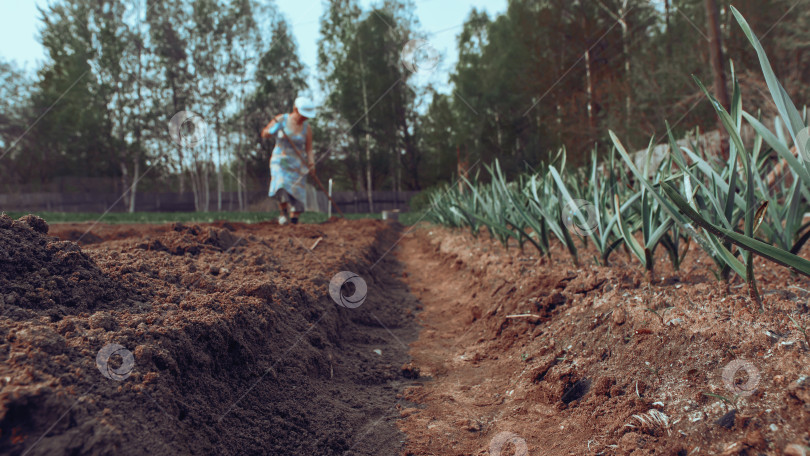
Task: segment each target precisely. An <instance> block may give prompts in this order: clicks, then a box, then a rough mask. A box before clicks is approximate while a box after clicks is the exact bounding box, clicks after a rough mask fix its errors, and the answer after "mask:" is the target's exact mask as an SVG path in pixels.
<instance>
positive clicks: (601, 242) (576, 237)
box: [428, 8, 810, 310]
mask: <svg viewBox="0 0 810 456" xmlns="http://www.w3.org/2000/svg"><path fill="white" fill-rule="evenodd" d="M732 10H733V14H734V16H735V18H736V19H737V21H738V23H739V24H740V27H741V28H742V30H743V32H744V33H745V35H746V36H747V37H748V39H749V40H750V42H751V44H752V45H753V47H754V49H755V50H756V52H757V54H758V57H759V60H760V63H761V66H762V71H763V73H764V75H765V80H766V82H767V84H768V87H769V89H770V91H771V95H772V97H773V100H774V103H775V104H776V106H777V109H778V112H779V114H780V116H779V117H777V119H776V121H775V124H774V131H771V130H770V129H768V128H767V127H766V126H765V125H764V124H763V123H762V121H761V120H760V119H759V117H758V116H757V115H754V114H751V113H748V112H745V111H744V110H743V107H742V96H741V92H740V87H739V84H738V82H737V78H736V74H734V71H733V65H732V85H733V94H732V101H731V106H730V108H729V110H726V109H725V108H724V107H723V106H721V105H720V104H719V103H718V102H717V100H716V99H715V98H714V97H713V96H712V95H711V94H710V93H709V92H708V91H707V90H706V88H705V87H704V86H703V84H702V83H701V82H700V81H699V80H697V79H696V82H697V84H698V86H699V87H700V88H701V90H703V91H704V93H705V94H706V96H707V98H708V99H709V101H710V102H711V103H712V105H713V106H714V108H715V110H716V112H717V115H718V116H719V117H720V120H721V122H722V124H723V126H724V128H725V131H726V133H727V134H728V137H729V159H728V160H727V161H723V160H717V159H716V158H706V157H704V156H703V155H702V154H701V152H700V150H699V149H698V148H697V147H683V146H679V145H678V144H677V143H676V141H675V139H674V137H673V136H672V134H671V133H669V134H668V142H669V151H670V153H669V154H668V155H667V156H666V157H665V158H664V159H663V160H662V161H661V162H660V163H658V164H655V166H653V164H652V162H651V157H652V156H653V153H652V151H653V146H654V143H653V141H652V140H651V141H650V145H649V147H648V150H647V153H646V159H645V161H644V165H643V166H641V167H640V168H639V167H637V166H636V163H635V162H634V160H633V158H632V157H631V155H630V154H629V153H628V152H627V151H626V150H625V148H624V146H623V145H622V142H621V140H620V139H619V138H618V137H617V136H616V135H615V134H614V133H613V132H610V137H611V139H612V142H613V148H612V149H611V150H610V152H609V153H608V154H607V157H603V160H602V161H601V162H600V161H598V160H597V154H596V152H595V151H594V152H593V154H592V156H591V161H590V165H589V166H588V167H587V168H585V169H583V168H579V169H569V168H566V164H565V151H564V150H563V151H561V152H560V153H559V154H558V155H557V157H556V158H555V159H554V160H552V161H551V162H550V163H547V164H542V165H540V167H539V169H535V170H533V172H531V173H526V174H523V175H521V176H519V177H518V178H517V179H515V180H514V181H513V182H507V180H506V178H505V177H504V174H503V172H502V171H501V168H500V165H499V164H498V162H497V161H496V162H494V163H493V164H492V166H486V171H487V174H488V179H487V180H488V182H486V183H484V182H483V181H482V179H480V177H481V176H480V174H476V175H475V176H474V177H473V178H470V179H465V178H462V185H461V188H460V189H458V188H456V187H448V188H446V189H444V190H443V191H438V192H435V193H433V195H431V207H430V209H429V211H428V215H429V217H430V218H431V219H432V220H433V221H435V222H437V223H440V224H444V225H448V226H451V227H458V228H461V227H468V228H469V229H470V230H471V231H472V233H473V234H474V235H476V236H477V235H478V234H479V232H480V230H481V229H482V228H484V229H486V230H487V231H488V232H489V233H490V235H491V236H493V237H494V238H496V239H498V240H499V241H500V242H501V243H503V245H504V246H506V248H507V249H508V248H509V241H510V239H515V240H516V241H517V243H518V245H519V246H520V248H521V249H523V247H524V245H525V243H527V242H528V243H529V244H531V245H532V246H534V247H535V248H536V249H537V250H538V251H539V252H540V253H541V254H542V255H546V256H550V255H551V251H550V248H549V246H550V244H549V242H550V239H552V237H553V238H556V239H557V240H559V241H560V242H561V243H562V244H563V245H564V246H565V247H566V249H567V251H568V252H569V254H570V255H571V258H572V260H573V262H574V263H575V264H576V265H579V264H580V261H581V258H580V249H578V247H577V245H578V244H579V245H582V246H587V245H588V243H589V242H590V243H592V244H593V245H594V246H595V248H596V250H597V252H598V253H599V256H598V257H597V258H594V260H595V261H596V262H597V263H599V264H602V265H608V264H609V259H610V256H611V254H612V253H613V252H614V251H615V250H616V249H617V248H619V247H623V248H626V250H627V251H628V252H629V253H630V254H632V255H633V256H635V257H636V258H637V259H638V261H639V262H640V263H641V265H642V266H643V267H644V268H645V269H646V271H647V274H648V277H649V278H650V279H651V280H654V266H655V252H656V250H657V248H658V247H662V248H663V249H664V250H666V252H667V254H668V257H669V259H670V261H671V262H672V265H673V268H674V269H675V270H676V271H677V270H678V269H679V267H680V264H681V262H682V261H683V259H684V256H685V255H686V253H687V252H688V251H689V247H690V245H691V243H692V241H695V242H696V243H697V244H698V245H700V247H701V248H702V249H703V250H704V251H705V252H706V253H707V254H708V255H709V256H710V257H711V259H712V261H713V262H714V265H715V268H714V273H715V275H716V276H717V278H718V279H719V280H724V281H728V280H730V278H731V277H732V272H733V273H735V274H737V275H738V276H740V277H742V278H744V280H745V281H746V283H747V284H748V289H749V293H750V296H751V297H752V298H753V299H754V300H755V301H756V302H757V303H759V304H760V310H761V298H760V294H759V291H758V288H757V284H756V278H755V276H754V267H753V266H754V263H753V257H754V255H755V254H756V255H759V256H762V257H764V258H766V259H768V260H771V261H774V262H776V263H779V264H781V265H783V266H786V267H788V268H790V269H792V270H793V271H795V272H797V273H801V274H804V275H808V276H810V261H807V260H805V259H803V258H801V257H799V256H798V255H797V253H798V252H799V250H800V249H801V247H802V246H803V245H804V243H806V242H807V240H808V239H809V238H810V223H805V222H804V216H805V214H806V213H807V212H808V209H810V204H809V203H810V150H808V148H807V142H808V140H810V133H809V132H810V130H808V129H807V127H806V121H807V112H806V110H804V112H803V113H800V112H799V110H798V109H796V107H795V105H794V104H793V102H792V101H791V100H790V98H789V96H788V95H787V93H786V92H785V90H784V89H783V88H782V86H781V85H780V84H779V82H778V80H777V79H776V77H775V75H774V72H773V70H772V68H771V65H770V63H769V61H768V58H767V56H766V55H765V52H764V51H763V49H762V46H761V45H760V43H759V40H758V39H757V37H756V36H755V35H754V33H753V32H752V31H751V28H750V27H749V25H748V23H747V22H746V21H745V19H744V18H743V17H742V16H741V15H740V14H739V12H738V11H737V10H736V9H733V8H732ZM780 117H781V119H782V120H780ZM744 121H745V122H747V123H748V124H750V125H751V126H752V127H753V129H754V131H755V133H756V137H755V139H754V141H753V144H752V145H751V146H750V147H746V145H745V144H744V143H743V141H742V138H741V130H742V126H743V122H744ZM667 129H668V131H669V127H668V126H667ZM784 130H787V132H788V135H787V136H786V135H785V132H784ZM793 144H796V148H795V149H793V150H797V155H794V153H793V152H792V151H791V146H792V145H793ZM775 168H780V170H781V173H780V175H779V178H778V179H776V181H775V182H771V181H769V179H768V176H769V173H771V174H773V171H774V169H775ZM628 169H629V171H630V172H629V173H628V172H627V171H628Z"/></svg>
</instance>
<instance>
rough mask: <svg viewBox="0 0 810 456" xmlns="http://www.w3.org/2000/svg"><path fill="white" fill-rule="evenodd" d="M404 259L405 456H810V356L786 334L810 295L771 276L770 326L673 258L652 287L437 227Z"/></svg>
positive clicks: (409, 246) (629, 269)
mask: <svg viewBox="0 0 810 456" xmlns="http://www.w3.org/2000/svg"><path fill="white" fill-rule="evenodd" d="M400 246H401V248H400V250H399V253H398V255H397V256H398V259H399V260H400V261H401V262H402V263H403V264H404V269H405V272H406V273H407V280H406V282H407V283H408V285H409V286H410V289H411V292H412V293H414V294H415V295H416V296H417V297H418V298H419V299H420V300H421V302H422V305H423V309H424V310H423V311H422V312H420V313H419V314H418V317H417V321H418V322H419V324H420V325H422V328H423V329H422V331H421V333H420V334H419V338H418V340H417V341H415V342H414V343H413V344H412V345H411V347H412V350H411V356H412V357H413V361H412V363H413V366H414V367H415V368H416V369H419V370H420V372H421V375H422V380H423V383H421V384H419V385H418V386H414V387H411V388H408V389H407V390H406V393H405V398H406V399H408V400H410V401H413V402H414V403H415V404H416V405H415V406H414V407H412V408H408V409H405V410H403V411H402V414H401V415H402V418H403V419H402V421H401V422H400V428H401V429H402V430H403V431H404V432H405V433H406V434H407V436H408V439H407V444H406V448H405V452H404V454H405V455H443V456H453V455H459V456H461V455H475V456H484V455H488V456H513V455H520V456H527V455H532V456H534V455H542V456H556V455H566V456H567V455H586V454H589V455H633V456H639V455H672V456H675V455H678V456H680V455H697V454H700V455H703V454H707V455H710V454H717V455H725V456H730V455H760V454H762V455H781V454H786V455H787V454H790V455H798V454H803V453H800V452H791V451H793V450H790V448H791V447H790V445H810V432H808V431H809V430H810V425H808V424H809V423H810V380H809V379H808V378H809V376H810V363H809V362H808V361H809V360H810V349H809V348H808V347H807V345H806V343H805V340H804V339H803V336H802V334H801V333H800V332H799V331H797V330H796V328H795V327H793V325H792V324H791V321H790V320H789V319H788V318H787V315H788V313H790V314H792V315H801V314H802V313H804V315H805V317H808V315H807V310H808V309H807V299H808V297H810V293H804V292H801V291H799V290H802V289H804V290H810V284H808V283H807V282H808V281H807V280H806V279H799V278H789V277H787V275H786V274H784V272H780V271H777V270H775V269H774V268H773V267H772V266H770V265H767V264H765V263H763V264H761V265H758V271H761V276H762V279H761V283H762V284H763V285H762V286H763V289H765V290H767V293H766V299H765V300H766V308H767V309H768V312H767V313H766V314H765V315H760V314H758V313H756V312H754V311H752V310H751V309H752V306H751V305H750V303H749V302H748V301H747V298H746V297H745V296H744V292H743V291H740V292H734V291H731V292H729V290H727V289H725V287H724V286H723V285H722V284H720V283H718V282H716V281H714V280H713V279H712V278H710V274H711V273H710V272H709V271H708V269H707V267H706V266H705V265H706V264H707V263H709V264H710V262H709V261H708V259H707V258H705V257H701V255H698V254H694V255H691V256H692V260H690V262H688V263H687V264H685V265H684V268H683V269H682V271H681V272H680V273H677V274H676V273H673V271H671V269H669V268H667V265H666V263H665V261H666V259H665V258H661V259H660V263H661V266H660V267H659V266H656V268H657V270H659V271H660V272H659V273H660V274H663V276H662V277H661V280H660V281H659V283H657V284H655V285H652V286H650V285H649V284H646V283H645V281H644V277H643V275H642V273H641V269H640V268H638V267H637V265H635V264H633V263H632V262H631V261H629V260H628V259H627V258H624V257H622V256H620V255H616V256H615V259H614V264H613V265H612V266H611V267H610V268H606V267H599V266H595V265H586V266H583V267H582V268H580V269H575V268H573V267H572V265H571V264H570V262H569V260H568V258H566V254H565V253H564V252H563V251H562V250H561V249H560V250H556V251H555V252H554V253H553V256H554V258H555V259H554V260H553V261H551V262H549V261H548V260H539V259H538V258H537V257H534V256H532V253H534V252H530V251H529V250H528V249H527V251H526V252H525V253H521V252H519V251H518V250H510V251H508V252H507V251H504V249H503V248H502V247H500V246H499V245H496V244H495V243H494V242H491V241H488V240H487V238H486V236H485V235H482V238H480V239H478V240H475V239H473V238H472V237H471V236H470V235H469V234H465V233H463V232H458V231H451V230H447V229H444V228H439V227H423V228H417V229H416V230H414V231H413V232H412V233H410V234H409V235H407V236H406V237H405V239H403V241H402V242H401V243H400ZM582 255H583V256H582V257H583V258H586V257H587V256H588V253H582ZM786 279H787V283H786ZM796 287H798V288H796ZM739 288H740V287H737V286H736V285H734V288H733V289H734V290H737V289H739ZM789 290H790V291H789ZM797 293H801V294H800V295H797ZM797 311H798V312H799V313H798V314H796V312H797ZM729 372H730V374H729V375H726V374H727V373H729ZM721 397H725V398H727V399H729V400H730V401H732V402H734V401H736V403H735V405H736V406H735V407H732V406H731V405H730V403H729V402H726V401H725V400H724V399H721ZM794 448H798V447H794ZM796 451H798V450H796Z"/></svg>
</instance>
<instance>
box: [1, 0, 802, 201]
mask: <svg viewBox="0 0 810 456" xmlns="http://www.w3.org/2000/svg"><path fill="white" fill-rule="evenodd" d="M730 3H731V2H729V1H727V0H656V1H652V0H532V1H517V0H509V1H508V7H507V10H506V11H505V13H504V14H502V15H499V16H497V17H489V16H488V15H486V14H485V13H481V12H478V11H476V10H474V9H473V10H471V11H470V13H469V15H468V16H467V18H466V20H465V21H464V23H463V25H462V26H461V28H460V31H459V32H458V35H457V42H458V56H457V63H456V64H455V66H454V67H453V68H447V66H446V65H442V64H439V66H438V67H437V68H436V70H434V71H435V72H436V74H435V76H436V78H435V79H437V80H446V84H440V85H439V86H432V85H429V84H428V85H423V84H419V81H420V80H419V78H418V76H419V75H418V74H415V73H413V72H412V71H410V69H409V68H407V67H406V66H405V65H403V64H402V57H403V56H402V50H403V47H404V46H405V44H406V43H408V42H409V41H411V40H417V39H420V40H425V41H426V42H428V43H429V42H430V38H431V37H430V35H428V34H427V33H425V32H424V31H422V30H421V29H420V25H419V23H418V20H417V18H416V17H415V13H414V11H415V6H414V4H413V2H412V1H411V0H381V1H378V2H376V3H375V4H374V6H373V7H372V8H368V9H364V8H362V7H361V5H360V4H359V3H358V1H357V0H331V1H328V2H327V1H325V2H324V5H325V12H324V14H323V16H322V17H321V18H320V23H321V33H320V37H319V38H318V65H317V67H316V68H312V69H309V70H310V71H314V72H315V79H316V80H317V81H318V86H319V87H313V88H310V87H308V86H307V82H306V81H307V73H306V72H307V69H306V68H304V65H303V64H302V63H301V61H300V59H299V57H298V55H297V49H296V44H295V41H294V39H293V38H292V34H291V31H290V28H289V26H288V25H287V24H286V22H285V21H284V18H283V16H281V15H280V14H279V12H278V9H277V8H275V7H274V6H273V3H272V2H259V1H258V0H163V1H154V0H60V1H57V2H54V3H53V4H52V5H51V6H49V7H48V8H47V9H44V10H42V11H41V12H40V15H41V20H42V28H41V41H42V44H43V46H44V47H45V49H46V54H47V60H46V62H45V64H44V65H43V66H42V68H39V69H38V70H37V73H36V75H27V74H25V73H24V72H23V71H21V70H20V69H19V68H16V67H15V66H14V65H13V64H12V63H11V62H0V74H2V75H3V77H2V82H0V145H2V152H0V154H2V158H0V176H2V179H0V191H3V192H13V191H16V189H19V188H25V189H28V190H30V189H36V188H37V187H41V188H49V187H48V185H49V184H52V183H54V182H57V181H58V182H71V181H70V178H77V177H80V178H82V179H86V178H99V179H101V180H103V179H107V180H106V181H109V179H115V180H116V182H118V183H119V185H118V187H119V188H123V189H130V190H131V191H129V192H128V193H127V195H126V197H127V198H128V199H129V200H130V201H134V199H133V195H134V194H135V191H137V190H141V191H143V190H149V191H185V190H193V191H194V192H195V195H197V198H198V201H197V207H198V209H200V210H209V209H215V208H217V206H218V201H216V200H211V199H210V198H209V195H210V194H211V192H210V190H219V191H220V192H221V191H224V190H231V191H233V190H238V191H239V192H240V195H243V203H244V206H246V205H247V203H248V196H249V194H250V192H254V191H257V190H261V189H262V188H264V187H265V186H266V184H267V179H268V169H267V160H268V158H269V152H270V150H271V149H272V147H273V144H272V142H267V141H262V140H261V139H260V137H259V131H260V129H261V128H262V127H263V126H264V124H266V122H267V121H268V120H269V119H270V118H271V116H272V115H274V114H277V113H280V112H287V111H289V110H290V109H291V103H292V100H293V99H294V98H295V96H296V95H297V94H299V93H301V92H303V91H307V90H309V91H310V93H312V94H313V95H314V97H315V98H316V99H321V100H323V107H322V109H321V115H319V117H318V119H316V121H315V122H314V127H315V132H316V135H315V139H316V141H315V143H316V155H318V157H319V165H318V169H319V174H320V175H321V176H323V177H326V176H329V177H333V178H334V179H335V180H336V185H337V187H338V188H342V189H354V190H364V191H369V190H372V189H374V190H419V189H424V188H428V187H431V186H434V185H437V184H439V183H442V182H448V181H450V180H452V179H454V177H455V176H456V175H457V173H458V169H459V162H461V163H463V164H467V165H468V166H469V165H472V164H474V163H488V162H491V161H492V160H493V159H494V158H496V157H497V158H499V159H500V161H501V165H502V167H503V168H504V170H505V172H506V173H507V175H510V174H513V173H516V172H518V171H521V170H524V169H526V168H527V167H532V166H534V165H536V163H538V162H539V161H542V160H547V159H548V158H549V156H550V155H551V154H552V153H556V151H557V150H558V149H559V148H560V147H563V146H564V147H566V149H567V151H568V156H569V158H570V159H571V160H573V161H574V162H575V163H577V162H578V163H582V162H584V160H585V159H586V157H588V156H589V154H590V151H591V150H592V148H594V147H597V149H598V150H601V148H600V144H609V141H608V139H607V131H608V129H612V130H614V131H616V132H617V133H618V134H619V135H620V136H621V137H622V138H623V140H625V141H626V144H629V145H630V146H632V147H634V148H643V147H646V145H647V143H648V142H649V140H650V138H651V137H655V138H656V139H658V138H659V137H660V135H661V134H663V133H664V128H665V121H669V123H670V124H671V125H673V126H674V129H675V130H676V135H682V134H684V133H685V132H687V131H689V130H691V129H694V128H695V127H698V126H699V127H700V128H701V129H703V130H709V129H713V128H714V127H715V124H716V120H715V116H714V114H713V111H712V108H711V106H710V105H709V104H708V102H706V101H705V100H704V97H703V96H702V94H701V93H700V92H699V90H698V88H697V86H696V84H695V83H694V81H693V79H692V75H694V76H696V77H698V78H699V79H701V80H702V81H703V82H704V83H705V84H706V85H707V86H712V84H714V90H715V92H717V93H718V94H720V93H722V92H723V91H724V90H723V89H724V88H725V90H726V91H727V90H728V88H727V87H724V86H725V83H724V82H723V76H724V74H725V73H727V72H728V71H729V64H728V62H729V59H732V60H733V61H734V65H735V69H736V71H737V73H738V75H739V77H740V80H741V83H742V85H743V91H744V93H745V95H746V98H745V99H746V102H747V103H748V105H747V106H746V109H747V110H749V111H756V110H757V109H761V110H762V111H763V115H766V116H769V115H772V114H773V113H772V111H771V110H772V109H773V108H772V106H771V104H770V103H768V102H767V101H766V96H767V95H766V90H765V89H764V84H763V81H761V79H760V76H758V74H759V72H758V64H757V62H756V60H755V59H756V56H755V55H754V53H752V52H751V51H750V49H749V47H748V46H747V45H746V41H745V38H744V37H743V36H742V34H741V32H740V30H739V29H738V28H737V27H735V26H734V24H733V22H732V21H733V18H732V17H731V15H730V12H729V9H728V5H729V4H730ZM733 3H734V5H735V6H736V7H737V8H738V9H739V10H740V11H741V12H742V13H743V14H744V15H745V16H746V18H747V19H748V20H749V22H750V23H751V25H752V27H753V28H754V30H755V31H756V33H758V34H759V36H760V37H762V41H763V45H764V46H765V48H766V51H767V53H768V55H770V56H771V58H772V59H773V61H774V64H775V68H776V69H777V71H778V73H779V74H778V75H779V77H780V79H781V80H783V81H785V88H786V89H787V91H788V92H789V93H790V94H791V96H793V97H794V99H797V100H802V99H806V98H807V95H808V93H807V92H808V87H807V84H806V82H807V81H810V55H808V52H806V49H807V48H808V46H807V45H808V43H810V28H808V25H810V13H808V12H807V11H808V10H807V4H808V3H810V0H799V1H798V3H797V2H796V0H770V1H762V0H738V1H735V2H733ZM788 11H790V14H785V13H786V12H788ZM712 25H714V26H712ZM444 57H445V58H446V57H448V56H444ZM720 99H721V100H722V97H720ZM752 104H753V106H752ZM180 111H193V112H195V113H197V114H199V116H200V117H201V118H202V119H204V121H205V123H206V125H207V127H208V129H207V131H206V132H205V133H206V134H205V138H204V140H203V141H200V142H199V143H198V144H196V145H186V146H184V145H178V144H176V143H175V142H172V141H171V138H170V136H169V134H168V133H167V125H168V123H169V121H170V119H171V118H172V116H174V115H175V114H176V113H178V112H180ZM186 127H187V126H186ZM184 128H185V127H184ZM186 133H187V134H192V135H193V134H200V133H201V132H199V131H198V132H196V133H195V132H186ZM106 181H105V182H106ZM217 193H218V192H217Z"/></svg>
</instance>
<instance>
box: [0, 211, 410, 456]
mask: <svg viewBox="0 0 810 456" xmlns="http://www.w3.org/2000/svg"><path fill="white" fill-rule="evenodd" d="M89 228H92V231H90V232H88V229H89ZM47 232H48V226H47V224H45V223H44V222H42V221H41V220H39V219H35V218H28V219H27V220H24V219H21V220H19V221H13V220H11V219H10V218H8V217H6V216H2V218H0V260H2V262H1V263H0V305H1V306H2V309H0V313H2V317H0V358H2V359H3V362H2V364H0V382H2V383H0V386H2V389H0V454H13V455H19V454H26V455H34V454H42V455H45V454H47V455H60V454H64V455H68V454H69V455H75V454H133V455H134V454H139V455H145V454H233V455H236V454H239V455H244V454H274V455H286V454H290V455H306V454H313V455H315V454H317V455H333V454H334V455H336V454H345V453H347V452H348V453H351V454H364V455H370V454H381V452H382V454H396V453H397V452H398V451H399V449H400V448H401V446H402V441H403V440H404V435H402V434H401V433H400V432H399V431H398V430H397V428H396V425H395V420H396V418H397V417H398V412H397V409H396V405H397V401H398V399H397V394H398V393H399V392H400V391H401V390H402V388H403V386H404V385H406V384H409V383H411V382H412V381H413V380H411V379H409V378H406V376H405V375H404V374H403V372H402V369H401V367H402V365H403V364H404V363H405V362H406V361H407V359H408V358H407V344H408V343H409V342H411V341H413V340H414V339H415V337H416V330H417V328H416V326H415V324H414V320H413V317H412V316H411V311H412V310H413V309H414V308H415V306H416V301H415V300H414V299H413V298H412V296H411V295H409V294H408V293H407V290H406V288H405V286H404V285H403V284H402V282H401V278H400V275H401V271H400V267H399V265H398V263H396V261H395V260H394V257H393V255H390V256H388V257H386V256H385V255H384V254H385V252H386V251H387V250H388V249H389V248H390V246H391V245H392V243H393V242H394V241H395V240H396V239H397V231H396V230H395V229H392V228H390V227H389V226H388V225H386V224H384V223H383V222H379V221H376V222H375V221H359V222H346V221H336V222H331V223H326V224H323V225H320V226H311V225H310V226H296V227H291V226H285V227H280V226H278V225H277V224H275V223H266V224H256V225H242V224H236V223H234V224H228V223H219V224H211V225H204V226H196V225H189V226H185V225H179V224H177V225H164V226H113V225H108V226H107V225H96V226H92V225H90V224H79V225H58V226H57V225H55V226H54V227H53V228H52V230H51V232H50V233H48V234H51V235H55V236H58V237H63V238H65V239H75V240H79V239H80V238H81V239H80V242H81V243H82V244H84V246H83V247H81V248H80V247H79V245H77V244H76V243H75V242H72V241H62V240H59V239H58V238H57V237H52V236H48V234H46V233H47ZM317 238H322V239H321V241H320V242H319V243H318V245H317V247H316V248H315V249H314V250H310V248H311V247H312V245H313V244H314V243H315V241H316V240H317ZM378 261H379V263H377V262H378ZM375 263H376V264H375ZM372 265H375V266H374V267H372ZM343 270H347V271H352V272H355V273H357V274H359V275H360V276H361V277H363V278H364V280H365V281H366V283H367V285H368V295H367V299H366V301H365V302H364V303H363V305H362V306H361V307H358V308H355V309H350V308H344V307H340V306H338V305H337V304H336V303H335V302H334V301H333V300H332V299H331V298H330V297H329V293H328V291H327V290H328V285H329V282H330V280H331V279H332V277H333V276H334V275H335V274H336V273H338V272H340V271H343ZM108 344H118V345H120V346H121V347H122V348H124V349H126V350H128V352H129V353H132V360H133V361H134V366H133V367H132V368H131V369H127V365H126V363H127V359H126V354H127V352H121V351H118V352H116V353H117V354H116V355H113V356H112V357H110V360H109V363H108V366H107V367H108V368H110V369H112V372H113V374H109V373H108V375H107V376H105V375H104V374H103V373H102V371H101V369H99V367H98V365H97V364H98V363H97V356H98V353H99V351H100V350H101V349H102V348H103V347H104V346H106V345H108ZM375 350H377V351H375ZM129 371H131V372H129ZM107 372H109V371H107ZM117 373H122V375H120V376H116V375H117ZM114 374H116V375H114ZM110 377H112V378H110ZM121 377H124V378H121ZM372 430H373V432H372Z"/></svg>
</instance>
